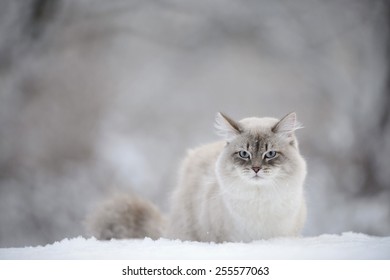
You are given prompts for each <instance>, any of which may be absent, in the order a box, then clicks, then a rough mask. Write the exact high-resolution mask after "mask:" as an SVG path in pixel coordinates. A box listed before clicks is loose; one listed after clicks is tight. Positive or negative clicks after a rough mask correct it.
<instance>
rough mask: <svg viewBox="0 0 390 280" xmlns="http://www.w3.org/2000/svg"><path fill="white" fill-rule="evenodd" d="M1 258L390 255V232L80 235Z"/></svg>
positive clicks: (12, 251)
mask: <svg viewBox="0 0 390 280" xmlns="http://www.w3.org/2000/svg"><path fill="white" fill-rule="evenodd" d="M0 259H11V260H12V259H24V260H26V259H90V260H96V259H116V260H120V259H127V260H128V259H144V260H146V259H159V260H174V259H181V260H187V259H188V260H190V259H194V260H196V259H210V260H212V259H337V260H339V259H390V237H374V236H368V235H365V234H361V233H353V232H346V233H343V234H341V235H330V234H324V235H320V236H317V237H299V238H298V237H297V238H276V239H271V240H259V241H254V242H251V243H222V244H214V243H201V242H189V241H179V240H167V239H159V240H152V239H149V238H145V239H129V240H111V241H99V240H96V239H95V238H89V239H86V238H83V237H77V238H72V239H64V240H62V241H59V242H55V243H54V244H50V245H46V246H37V247H24V248H2V249H0Z"/></svg>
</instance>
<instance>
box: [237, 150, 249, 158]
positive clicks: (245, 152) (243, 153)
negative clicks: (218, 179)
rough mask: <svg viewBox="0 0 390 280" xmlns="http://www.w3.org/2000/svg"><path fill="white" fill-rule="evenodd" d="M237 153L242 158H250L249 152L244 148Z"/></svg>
mask: <svg viewBox="0 0 390 280" xmlns="http://www.w3.org/2000/svg"><path fill="white" fill-rule="evenodd" d="M238 155H239V156H240V157H241V158H243V159H248V158H250V154H249V153H248V152H247V151H244V150H242V151H239V152H238Z"/></svg>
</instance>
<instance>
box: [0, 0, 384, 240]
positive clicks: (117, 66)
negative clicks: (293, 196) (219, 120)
mask: <svg viewBox="0 0 390 280" xmlns="http://www.w3.org/2000/svg"><path fill="white" fill-rule="evenodd" d="M389 7H390V6H389V3H388V1H386V0H337V1H335V0H334V1H329V0H310V1H309V0H294V1H291V0H274V1H272V0H257V1H254V0H252V1H249V0H248V1H247V0H242V1H235V0H218V1H207V0H197V1H190V0H187V1H183V0H161V1H141V0H138V1H137V0H112V1H105V0H0V247H11V246H26V245H38V244H47V243H51V242H54V241H56V240H60V239H62V238H65V237H74V236H78V235H84V236H86V235H85V230H84V227H83V221H84V219H85V216H86V214H87V213H88V212H89V211H91V210H92V209H94V207H96V205H98V204H99V202H100V201H102V200H104V198H106V197H108V196H109V195H110V194H111V193H112V192H115V191H117V192H118V191H119V192H135V193H138V194H139V195H141V196H143V197H146V198H148V199H150V200H152V201H153V202H154V203H156V204H158V205H159V206H160V207H161V208H162V209H164V211H166V210H167V209H168V208H169V200H168V198H169V194H170V193H171V191H172V189H173V187H174V185H175V180H176V173H177V168H178V166H179V164H180V161H181V159H182V158H183V157H184V155H185V153H186V150H187V149H188V148H191V147H195V146H197V145H201V144H204V143H208V142H210V141H215V140H217V139H218V137H217V136H216V135H215V133H214V130H213V122H214V116H215V113H216V112H217V111H223V112H225V113H226V114H228V115H230V116H231V117H233V118H235V119H241V118H244V117H249V116H260V117H261V116H272V117H282V116H284V115H285V114H287V113H289V112H291V111H296V112H297V114H298V117H299V119H300V121H301V122H302V123H303V124H304V126H305V129H303V130H300V131H299V132H297V133H298V137H299V139H300V147H301V151H302V153H303V155H304V156H305V158H306V159H307V162H308V169H309V171H308V172H309V173H308V178H307V182H306V190H307V197H308V204H309V217H308V222H307V226H306V228H305V231H304V235H305V236H311V235H318V234H322V233H341V232H344V231H356V232H363V233H366V234H372V235H379V236H382V235H390V172H389V171H390V170H389V166H390V92H389V86H390V83H389V71H388V65H389V51H390V48H389V46H390V45H389V42H390V41H389V39H390V38H389V27H390V24H389V22H390V18H389V15H390V13H389V12H390V8H389Z"/></svg>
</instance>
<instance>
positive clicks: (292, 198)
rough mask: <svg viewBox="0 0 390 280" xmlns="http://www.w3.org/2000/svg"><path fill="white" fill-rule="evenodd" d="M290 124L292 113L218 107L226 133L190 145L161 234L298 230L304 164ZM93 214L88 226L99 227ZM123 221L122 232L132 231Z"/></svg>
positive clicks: (207, 236)
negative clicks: (238, 112) (227, 111)
mask: <svg viewBox="0 0 390 280" xmlns="http://www.w3.org/2000/svg"><path fill="white" fill-rule="evenodd" d="M297 128H299V126H298V124H297V122H296V116H295V113H292V114H289V115H287V116H286V117H285V118H283V119H282V120H280V121H279V120H277V119H273V118H248V119H243V120H241V121H240V122H235V121H233V120H231V119H230V118H228V117H226V116H224V115H222V114H218V115H217V129H218V132H219V134H221V135H222V136H223V137H224V139H225V140H224V141H221V142H217V143H213V144H209V145H205V146H202V147H200V148H197V149H195V150H192V151H190V152H189V154H188V155H187V157H186V159H185V160H184V162H183V163H182V167H181V170H180V172H179V180H178V186H177V188H176V190H175V191H174V194H173V196H172V201H171V210H170V214H169V215H168V219H167V220H168V221H167V223H166V226H165V228H164V230H163V231H162V232H161V236H163V237H167V238H173V239H181V240H194V241H212V242H224V241H233V242H235V241H244V242H249V241H252V240H257V239H268V238H272V237H279V236H295V235H298V234H299V233H300V231H301V229H302V227H303V225H304V222H305V218H306V204H305V198H304V189H303V184H304V179H305V176H306V164H305V161H304V159H303V158H302V156H301V155H300V153H299V150H298V143H297V139H296V138H295V135H294V131H295V130H296V129H297ZM129 203H130V202H129ZM100 216H101V215H100ZM105 219H107V218H105ZM99 222H100V226H99V227H100V228H98V229H96V227H95V229H94V232H95V233H96V232H99V231H100V232H101V231H102V228H103V227H104V226H102V224H104V223H101V220H99ZM130 229H131V228H130V226H129V236H128V237H129V238H131V237H134V236H131V234H130V233H131V232H133V231H134V230H130ZM111 237H116V235H115V234H111Z"/></svg>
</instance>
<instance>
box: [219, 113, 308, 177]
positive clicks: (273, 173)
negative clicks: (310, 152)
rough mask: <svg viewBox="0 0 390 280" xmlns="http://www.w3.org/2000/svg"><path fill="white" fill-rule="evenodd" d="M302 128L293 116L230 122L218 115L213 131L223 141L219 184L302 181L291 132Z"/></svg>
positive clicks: (302, 164)
mask: <svg viewBox="0 0 390 280" xmlns="http://www.w3.org/2000/svg"><path fill="white" fill-rule="evenodd" d="M301 127H302V126H301V125H300V124H299V122H298V121H297V117H296V114H295V113H290V114H288V115H286V116H285V117H283V118H282V119H280V120H278V119H274V118H246V119H243V120H241V121H234V120H233V119H231V118H229V117H227V116H226V115H224V114H222V113H218V114H217V117H216V129H217V132H218V134H219V135H221V136H222V137H223V138H224V139H225V140H226V146H225V148H224V150H223V152H222V154H221V155H220V158H219V160H218V163H217V172H218V173H219V176H220V177H223V180H225V179H226V180H230V181H235V180H237V179H238V180H243V181H245V182H248V183H250V184H258V185H261V184H264V183H267V182H268V183H274V184H279V183H280V182H281V180H284V181H286V180H289V179H291V180H293V179H294V178H295V177H297V176H298V177H300V178H298V179H301V178H304V176H305V174H306V166H305V162H304V160H303V158H302V156H301V155H300V153H299V150H298V141H297V139H296V137H295V131H296V130H297V129H299V128H301Z"/></svg>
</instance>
